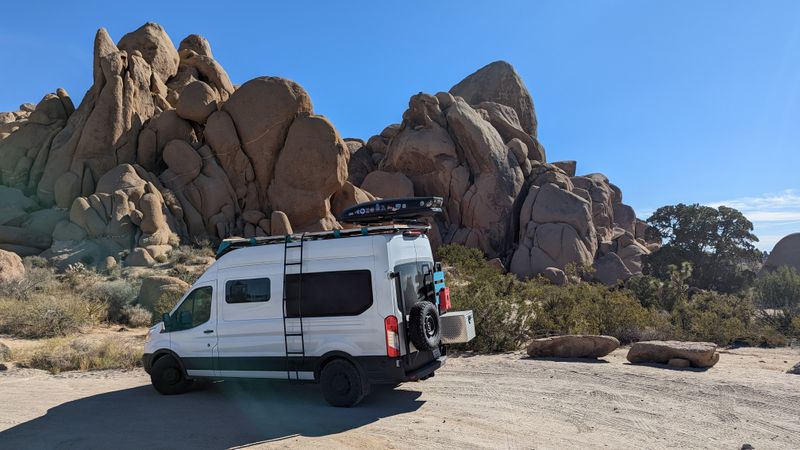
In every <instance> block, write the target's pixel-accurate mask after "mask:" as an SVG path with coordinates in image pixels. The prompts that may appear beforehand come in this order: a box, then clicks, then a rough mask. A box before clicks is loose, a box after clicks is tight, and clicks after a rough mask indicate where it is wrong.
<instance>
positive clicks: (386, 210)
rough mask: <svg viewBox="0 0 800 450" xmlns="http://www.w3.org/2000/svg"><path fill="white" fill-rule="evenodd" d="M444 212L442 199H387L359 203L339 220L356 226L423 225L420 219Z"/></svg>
mask: <svg viewBox="0 0 800 450" xmlns="http://www.w3.org/2000/svg"><path fill="white" fill-rule="evenodd" d="M440 212H442V198H441V197H406V198H387V199H383V200H375V201H372V202H365V203H359V204H357V205H355V206H351V207H350V208H347V209H345V210H344V211H343V212H342V215H341V216H339V220H340V221H342V222H347V223H354V224H370V223H381V222H394V223H406V224H419V223H423V222H422V221H421V220H420V219H421V218H423V217H431V216H433V215H434V214H437V213H440Z"/></svg>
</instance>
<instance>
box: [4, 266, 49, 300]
mask: <svg viewBox="0 0 800 450" xmlns="http://www.w3.org/2000/svg"><path fill="white" fill-rule="evenodd" d="M61 290H62V284H61V282H60V281H59V279H58V275H56V273H55V272H54V271H53V270H52V269H50V268H42V267H35V266H31V267H27V268H26V271H25V277H24V278H22V279H21V280H14V281H8V282H5V283H0V298H11V299H25V298H28V297H30V296H31V295H34V294H38V293H57V292H60V291H61Z"/></svg>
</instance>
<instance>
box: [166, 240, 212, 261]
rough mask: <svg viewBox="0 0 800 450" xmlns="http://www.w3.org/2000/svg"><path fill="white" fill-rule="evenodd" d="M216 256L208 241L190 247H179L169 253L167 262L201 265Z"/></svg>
mask: <svg viewBox="0 0 800 450" xmlns="http://www.w3.org/2000/svg"><path fill="white" fill-rule="evenodd" d="M215 255H216V252H215V250H214V247H213V246H212V245H211V243H210V242H209V241H199V242H195V243H193V244H192V245H181V246H179V247H177V248H174V249H173V250H172V251H171V252H170V253H169V260H170V261H171V262H174V263H176V264H202V263H203V262H204V261H205V260H207V259H208V258H213V257H214V256H215Z"/></svg>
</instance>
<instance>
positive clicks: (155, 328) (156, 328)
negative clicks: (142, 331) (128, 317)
mask: <svg viewBox="0 0 800 450" xmlns="http://www.w3.org/2000/svg"><path fill="white" fill-rule="evenodd" d="M160 329H161V324H158V325H155V326H153V327H150V329H149V330H147V334H146V335H145V337H144V343H145V344H146V343H148V342H150V340H151V339H152V338H153V335H154V334H156V333H158V332H159V331H160Z"/></svg>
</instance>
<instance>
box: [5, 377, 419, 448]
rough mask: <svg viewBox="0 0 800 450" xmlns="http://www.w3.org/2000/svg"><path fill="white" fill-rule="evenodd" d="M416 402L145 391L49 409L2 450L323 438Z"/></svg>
mask: <svg viewBox="0 0 800 450" xmlns="http://www.w3.org/2000/svg"><path fill="white" fill-rule="evenodd" d="M419 396H420V392H417V391H406V390H393V389H391V388H390V387H378V386H375V387H373V391H372V393H371V394H370V395H369V396H367V397H366V398H365V399H364V401H362V402H361V403H360V404H359V405H358V406H356V407H354V408H334V407H331V406H329V405H328V404H327V403H326V402H325V399H324V398H323V396H322V392H321V390H320V388H319V386H318V385H314V384H305V385H303V384H290V383H287V382H275V381H240V382H221V383H214V384H211V385H208V386H206V387H205V388H203V389H199V390H194V391H192V392H189V393H187V394H184V395H177V396H162V395H160V394H158V393H157V392H156V391H155V390H154V389H153V388H152V387H151V386H141V387H136V388H131V389H125V390H121V391H116V392H109V393H105V394H99V395H95V396H92V397H87V398H83V399H79V400H75V401H71V402H68V403H64V404H62V405H59V406H56V407H54V408H51V409H50V410H48V411H47V414H45V415H44V416H42V417H39V418H36V419H33V420H31V421H28V422H25V423H22V424H19V425H17V426H15V427H13V428H10V429H8V430H6V431H3V432H0V448H37V449H39V448H82V449H85V448H103V449H108V448H114V449H127V448H145V447H147V448H214V449H218V448H228V447H235V446H243V445H247V444H250V443H256V442H263V441H269V440H278V439H281V438H286V437H290V436H294V435H301V436H309V437H314V436H325V435H329V434H335V433H341V432H343V431H347V430H350V429H353V428H358V427H361V426H364V425H366V424H369V423H372V422H375V421H377V420H378V419H381V418H383V417H388V416H392V415H395V414H403V413H407V412H412V411H415V410H417V409H418V408H419V407H420V406H422V404H424V403H425V402H424V401H420V400H418V398H419Z"/></svg>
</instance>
